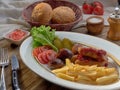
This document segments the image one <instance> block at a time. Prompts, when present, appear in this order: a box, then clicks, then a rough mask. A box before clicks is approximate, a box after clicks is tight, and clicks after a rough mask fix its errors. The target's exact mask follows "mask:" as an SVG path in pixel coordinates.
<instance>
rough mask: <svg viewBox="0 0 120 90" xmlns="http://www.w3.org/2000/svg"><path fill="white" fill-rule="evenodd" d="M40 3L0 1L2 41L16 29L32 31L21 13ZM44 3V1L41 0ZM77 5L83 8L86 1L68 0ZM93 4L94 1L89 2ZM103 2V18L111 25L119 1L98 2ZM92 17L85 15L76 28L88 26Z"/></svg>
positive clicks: (21, 0)
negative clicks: (88, 19) (110, 20)
mask: <svg viewBox="0 0 120 90" xmlns="http://www.w3.org/2000/svg"><path fill="white" fill-rule="evenodd" d="M36 1H40V0H0V39H2V38H3V35H4V34H5V33H7V32H8V31H11V30H14V29H16V28H22V29H25V30H28V29H30V25H29V24H28V23H26V22H25V21H24V20H23V18H22V17H21V12H22V11H23V9H24V8H25V7H26V6H28V5H29V4H31V3H33V2H36ZM41 1H42V0H41ZM68 1H71V2H73V3H75V4H77V5H79V6H80V8H81V6H82V4H83V1H84V0H68ZM88 1H89V2H92V1H94V0H88ZM98 1H101V2H103V4H104V7H105V8H104V9H105V13H104V15H103V16H102V17H103V18H104V20H105V25H109V24H108V22H107V19H108V17H109V15H110V13H112V12H113V11H114V8H115V6H116V5H117V0H109V2H108V0H98ZM90 16H92V15H84V14H83V20H82V21H81V22H80V23H79V24H78V25H76V26H75V27H74V28H78V27H80V26H85V25H86V19H87V18H88V17H90Z"/></svg>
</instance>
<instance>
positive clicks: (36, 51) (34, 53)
mask: <svg viewBox="0 0 120 90" xmlns="http://www.w3.org/2000/svg"><path fill="white" fill-rule="evenodd" d="M39 53H40V51H39V49H38V48H34V49H33V51H32V54H33V56H36V57H37V56H38V54H39Z"/></svg>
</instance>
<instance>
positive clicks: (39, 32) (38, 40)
mask: <svg viewBox="0 0 120 90" xmlns="http://www.w3.org/2000/svg"><path fill="white" fill-rule="evenodd" d="M30 33H31V35H32V38H33V48H35V47H38V46H41V45H50V46H51V47H52V48H53V49H54V50H55V51H58V49H57V48H56V47H55V46H54V44H53V41H54V39H55V37H56V36H55V29H51V27H50V26H44V25H41V26H40V27H33V28H32V29H31V31H30Z"/></svg>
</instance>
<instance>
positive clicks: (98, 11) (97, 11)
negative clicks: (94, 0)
mask: <svg viewBox="0 0 120 90" xmlns="http://www.w3.org/2000/svg"><path fill="white" fill-rule="evenodd" d="M93 13H94V14H95V15H103V13H104V9H103V8H102V7H100V6H96V7H95V8H94V10H93Z"/></svg>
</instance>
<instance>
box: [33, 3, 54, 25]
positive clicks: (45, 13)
mask: <svg viewBox="0 0 120 90" xmlns="http://www.w3.org/2000/svg"><path fill="white" fill-rule="evenodd" d="M31 18H32V20H33V21H35V22H40V23H41V24H47V23H49V21H50V20H51V18H52V7H51V6H50V5H49V4H48V3H39V4H37V5H36V6H35V7H34V9H33V12H32V15H31Z"/></svg>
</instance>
